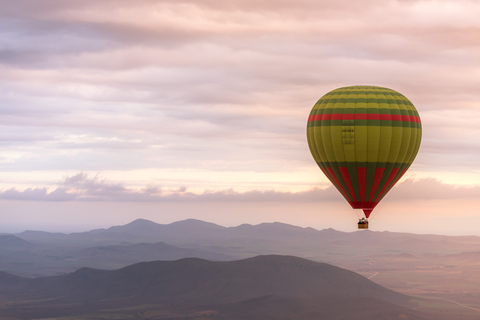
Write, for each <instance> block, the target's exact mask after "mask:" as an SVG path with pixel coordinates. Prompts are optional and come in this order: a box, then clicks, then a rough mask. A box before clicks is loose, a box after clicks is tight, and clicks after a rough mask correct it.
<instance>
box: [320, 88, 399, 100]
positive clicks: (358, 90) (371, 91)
mask: <svg viewBox="0 0 480 320" xmlns="http://www.w3.org/2000/svg"><path fill="white" fill-rule="evenodd" d="M338 94H355V95H368V94H374V95H390V96H395V97H401V98H404V99H407V98H406V97H405V96H404V95H403V94H401V93H400V92H397V91H395V90H392V89H388V88H382V87H375V86H352V87H344V88H338V89H335V90H332V91H330V92H328V93H327V94H325V95H324V96H323V97H329V96H332V95H338Z"/></svg>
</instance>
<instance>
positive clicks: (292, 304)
mask: <svg viewBox="0 0 480 320" xmlns="http://www.w3.org/2000/svg"><path fill="white" fill-rule="evenodd" d="M0 297H4V299H9V300H17V301H18V300H21V301H27V300H28V301H30V302H29V303H27V304H25V303H23V304H22V303H18V304H11V305H10V306H9V307H7V308H5V307H4V314H5V315H11V316H16V317H20V318H22V319H27V318H28V317H31V316H33V315H35V316H37V317H39V316H42V317H60V316H64V315H68V314H73V313H76V314H78V313H89V312H94V311H95V312H98V311H99V310H105V309H112V308H120V307H121V308H122V310H124V311H125V312H127V311H126V310H135V307H134V306H138V305H145V304H148V305H150V306H151V305H155V306H157V307H158V308H160V309H162V308H163V310H165V308H167V309H168V310H170V312H174V313H176V314H177V315H178V314H183V315H187V314H192V312H193V313H198V312H205V310H208V311H209V312H210V313H211V314H214V315H216V316H215V317H214V318H215V319H241V318H242V317H243V319H246V318H248V319H285V318H286V317H287V318H289V319H311V317H308V316H306V315H307V314H310V316H312V315H316V316H315V317H318V316H320V315H321V314H324V315H328V314H336V315H337V316H338V317H344V318H345V317H346V318H348V319H375V317H372V316H373V315H376V317H377V318H378V319H380V318H381V319H399V316H401V315H402V314H403V315H408V319H427V318H424V315H422V314H420V313H418V312H416V311H414V310H412V309H410V307H412V306H413V305H412V304H411V302H410V301H409V300H410V299H411V298H409V297H407V296H404V295H402V294H399V293H396V292H393V291H391V290H388V289H386V288H383V287H381V286H379V285H377V284H375V283H373V282H371V281H370V280H367V279H366V278H364V277H362V276H360V275H358V274H356V273H354V272H351V271H348V270H344V269H341V268H338V267H335V266H332V265H328V264H324V263H317V262H313V261H309V260H305V259H301V258H297V257H292V256H277V255H269V256H258V257H254V258H249V259H244V260H238V261H224V262H218V261H217V262H215V261H207V260H202V259H196V258H188V259H182V260H177V261H154V262H144V263H139V264H135V265H131V266H128V267H125V268H122V269H119V270H114V271H105V270H95V269H89V268H82V269H80V270H78V271H76V272H74V273H71V274H68V275H64V276H55V277H46V278H36V279H27V278H21V277H16V276H12V275H8V274H5V273H0ZM32 301H33V302H32ZM34 301H38V302H34ZM361 306H363V307H361ZM129 308H130V309H129ZM132 308H133V309H132ZM117 312H118V310H117ZM127 313H128V312H127ZM185 317H186V316H185ZM262 317H263V318H262ZM157 319H167V317H165V318H160V317H159V318H157ZM180 319H183V318H182V317H180ZM328 319H334V318H332V317H329V318H328ZM400 319H401V318H400Z"/></svg>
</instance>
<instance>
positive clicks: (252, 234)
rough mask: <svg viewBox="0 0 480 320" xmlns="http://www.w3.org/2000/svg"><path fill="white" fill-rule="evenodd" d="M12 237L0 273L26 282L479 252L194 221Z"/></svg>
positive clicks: (451, 243)
mask: <svg viewBox="0 0 480 320" xmlns="http://www.w3.org/2000/svg"><path fill="white" fill-rule="evenodd" d="M15 236H16V237H17V238H21V239H23V240H25V241H28V242H29V243H32V244H33V245H35V246H36V248H35V249H31V250H29V249H28V248H23V249H22V250H18V251H17V252H16V254H15V255H12V254H7V255H5V254H4V253H5V252H4V250H3V249H2V246H0V257H1V259H0V270H4V271H8V272H13V273H16V274H19V275H20V274H22V275H30V276H38V275H54V274H59V273H62V272H63V273H65V272H71V271H73V270H76V269H78V268H81V267H84V266H90V267H95V268H105V269H115V268H119V267H123V266H126V265H129V264H133V263H136V262H140V261H151V260H156V259H160V260H170V259H179V258H186V257H199V258H205V259H209V260H226V259H229V260H234V259H242V258H248V257H253V256H257V255H265V254H278V255H295V256H299V257H303V258H307V259H310V260H315V261H321V262H326V263H330V264H334V265H339V266H344V267H348V268H352V267H353V268H356V266H357V265H358V261H359V259H360V258H361V259H364V258H367V257H372V258H374V257H381V256H383V257H387V256H391V257H395V259H396V260H398V259H399V258H398V257H397V255H399V254H409V255H412V256H415V257H418V258H420V259H421V258H422V257H424V256H425V257H432V256H434V255H437V256H442V255H448V254H458V253H461V252H466V251H479V249H480V237H475V236H468V237H451V236H439V235H418V234H409V233H393V232H374V231H370V230H362V231H358V232H340V231H336V230H333V229H324V230H315V229H313V228H302V227H297V226H292V225H288V224H284V223H278V222H274V223H262V224H259V225H250V224H243V225H240V226H237V227H228V228H227V227H222V226H219V225H216V224H213V223H209V222H204V221H200V220H195V219H188V220H183V221H178V222H174V223H171V224H158V223H155V222H152V221H149V220H144V219H138V220H135V221H132V222H131V223H128V224H126V225H123V226H113V227H110V228H108V229H96V230H92V231H88V232H81V233H71V234H62V233H48V232H40V231H25V232H23V233H20V234H16V235H15ZM155 243H163V244H165V245H167V244H168V245H170V246H174V247H177V248H178V250H180V251H178V252H177V253H175V254H173V253H166V251H165V252H164V253H163V254H160V251H159V250H160V249H159V246H158V245H157V246H154V245H151V244H155ZM140 244H141V245H140ZM149 244H150V245H149ZM135 245H139V246H137V247H136V246H135ZM163 249H165V248H163ZM163 249H162V250H163ZM188 250H191V251H188ZM102 255H103V256H102ZM122 255H123V257H122ZM102 258H103V259H102ZM404 260H406V259H403V260H402V261H404ZM410 260H411V259H410ZM377 261H378V260H377ZM363 269H365V270H366V268H365V267H363Z"/></svg>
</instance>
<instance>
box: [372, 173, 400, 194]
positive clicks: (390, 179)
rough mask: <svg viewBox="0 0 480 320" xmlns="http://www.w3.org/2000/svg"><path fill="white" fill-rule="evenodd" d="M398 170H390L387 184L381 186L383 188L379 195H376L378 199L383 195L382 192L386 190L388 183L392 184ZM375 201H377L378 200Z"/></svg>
mask: <svg viewBox="0 0 480 320" xmlns="http://www.w3.org/2000/svg"><path fill="white" fill-rule="evenodd" d="M398 170H400V168H393V169H392V172H390V175H389V176H388V179H387V182H385V184H384V185H383V188H382V190H381V191H380V193H379V194H378V197H380V196H381V195H382V194H383V192H384V191H385V190H386V189H387V188H388V186H389V185H390V182H392V180H393V178H395V176H396V174H397V172H398ZM376 200H377V201H378V198H377V199H376Z"/></svg>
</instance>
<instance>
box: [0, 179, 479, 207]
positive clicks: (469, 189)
mask: <svg viewBox="0 0 480 320" xmlns="http://www.w3.org/2000/svg"><path fill="white" fill-rule="evenodd" d="M478 194H480V186H463V187H459V186H455V185H449V184H445V183H442V182H440V181H438V180H435V179H431V178H430V179H420V180H413V179H407V180H405V181H403V182H400V183H398V184H397V185H396V186H395V188H394V189H392V191H391V193H389V195H388V201H400V202H405V201H415V200H435V199H443V200H445V199H471V200H477V198H478ZM0 200H14V201H113V202H143V201H147V202H258V201H262V202H269V201H271V202H330V201H334V202H338V201H341V200H342V197H341V195H340V194H339V193H338V191H337V190H336V189H335V188H334V187H332V186H330V187H328V188H326V189H319V188H313V189H310V190H306V191H300V192H282V191H275V190H268V191H258V190H253V191H248V192H243V193H241V192H237V191H235V190H232V189H228V190H216V191H208V190H207V191H205V192H203V193H201V194H198V193H193V192H190V191H188V189H187V188H180V189H178V190H162V188H160V187H154V186H150V187H144V188H141V189H132V188H127V187H125V186H124V185H123V184H121V183H113V182H111V181H108V180H106V179H101V178H100V177H99V176H94V177H89V176H88V175H87V174H85V173H79V174H77V175H74V176H71V177H66V178H65V180H64V181H63V182H62V183H61V184H60V185H59V186H58V187H56V188H55V189H53V190H48V189H47V188H45V187H44V188H28V189H26V190H22V191H19V190H17V189H15V188H11V189H8V190H5V191H3V192H1V193H0Z"/></svg>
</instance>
